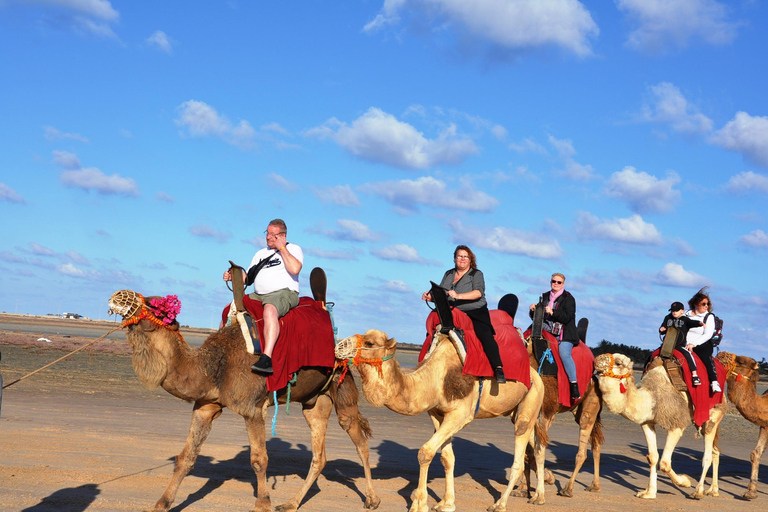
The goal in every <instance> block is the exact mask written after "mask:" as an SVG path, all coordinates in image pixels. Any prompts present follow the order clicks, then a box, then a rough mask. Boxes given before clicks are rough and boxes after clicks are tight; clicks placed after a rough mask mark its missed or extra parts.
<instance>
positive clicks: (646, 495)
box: [635, 489, 656, 500]
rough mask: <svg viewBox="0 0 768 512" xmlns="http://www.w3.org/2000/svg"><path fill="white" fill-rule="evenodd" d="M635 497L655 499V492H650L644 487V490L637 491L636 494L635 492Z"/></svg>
mask: <svg viewBox="0 0 768 512" xmlns="http://www.w3.org/2000/svg"><path fill="white" fill-rule="evenodd" d="M635 498H640V499H644V500H655V499H656V493H655V492H654V493H652V492H650V491H648V490H647V489H646V490H644V491H638V492H637V494H635Z"/></svg>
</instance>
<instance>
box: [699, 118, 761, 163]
mask: <svg viewBox="0 0 768 512" xmlns="http://www.w3.org/2000/svg"><path fill="white" fill-rule="evenodd" d="M710 142H712V143H713V144H717V145H718V146H720V147H723V148H725V149H728V150H730V151H735V152H737V153H741V154H742V155H744V156H745V157H746V158H747V159H749V160H750V161H752V162H754V163H756V164H758V165H760V166H762V167H768V117H766V116H754V117H753V116H750V115H749V114H747V113H746V112H737V113H736V116H735V117H734V118H733V119H731V120H730V121H728V123H727V124H726V125H725V126H723V127H722V128H720V129H719V130H718V131H717V132H715V133H714V134H713V135H712V137H710Z"/></svg>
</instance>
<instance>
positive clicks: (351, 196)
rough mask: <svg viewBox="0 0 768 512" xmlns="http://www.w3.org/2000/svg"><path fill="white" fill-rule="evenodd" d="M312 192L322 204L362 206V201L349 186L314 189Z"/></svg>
mask: <svg viewBox="0 0 768 512" xmlns="http://www.w3.org/2000/svg"><path fill="white" fill-rule="evenodd" d="M312 191H313V192H314V194H315V197H317V198H318V199H319V200H320V202H321V203H323V204H329V203H330V204H335V205H337V206H360V199H359V198H358V197H357V194H355V192H354V191H353V190H352V187H350V186H349V185H336V186H334V187H312Z"/></svg>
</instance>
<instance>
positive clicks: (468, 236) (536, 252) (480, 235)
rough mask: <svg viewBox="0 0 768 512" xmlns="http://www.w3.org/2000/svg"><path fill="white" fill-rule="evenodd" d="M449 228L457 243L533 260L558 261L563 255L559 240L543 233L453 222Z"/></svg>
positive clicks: (452, 238) (453, 239)
mask: <svg viewBox="0 0 768 512" xmlns="http://www.w3.org/2000/svg"><path fill="white" fill-rule="evenodd" d="M449 227H450V229H451V231H453V235H452V237H451V240H452V242H455V243H461V244H467V245H470V246H472V247H480V248H482V249H488V250H491V251H496V252H501V253H505V254H518V255H521V256H530V257H531V258H543V259H556V258H559V257H560V256H562V255H563V250H562V248H561V247H560V244H559V243H558V242H557V240H554V239H553V238H552V237H551V236H548V235H545V234H542V233H532V232H525V231H521V230H518V229H512V228H506V227H494V228H477V227H474V226H464V225H463V224H462V223H461V222H459V221H453V222H451V223H450V225H449Z"/></svg>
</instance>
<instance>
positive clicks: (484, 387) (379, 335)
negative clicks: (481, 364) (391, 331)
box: [336, 329, 546, 512]
mask: <svg viewBox="0 0 768 512" xmlns="http://www.w3.org/2000/svg"><path fill="white" fill-rule="evenodd" d="M433 343H436V346H435V348H434V350H433V351H432V353H431V354H430V355H429V356H427V357H426V358H425V359H424V360H423V361H422V362H421V363H420V364H419V366H418V367H417V368H416V369H415V370H413V371H412V372H409V373H403V371H402V370H401V368H400V364H399V363H398V362H397V359H395V357H394V356H395V351H396V349H397V342H396V341H395V340H394V339H391V338H388V337H387V335H386V334H385V333H383V332H382V331H379V330H375V329H372V330H369V331H368V332H366V333H365V334H364V335H362V336H361V335H355V336H351V337H349V338H346V339H344V340H341V341H340V342H339V343H338V344H337V345H336V357H337V358H338V359H348V360H349V361H351V363H353V364H355V365H357V368H358V370H359V371H360V376H361V377H362V381H363V394H364V395H365V398H366V399H367V400H368V402H370V403H371V404H372V405H373V406H375V407H381V406H386V407H387V408H389V409H390V410H392V411H395V412H397V413H399V414H404V415H406V416H415V415H418V414H421V413H422V412H425V411H426V412H428V413H429V416H430V418H431V419H432V423H433V424H434V426H435V433H434V435H433V436H432V437H431V438H430V440H429V441H427V443H425V444H424V445H423V446H422V447H421V448H420V449H419V455H418V461H419V468H420V471H419V484H418V487H417V488H416V489H415V490H414V491H413V494H412V495H411V499H412V500H413V503H412V505H411V508H410V512H427V510H429V507H428V506H427V497H428V494H427V471H428V470H429V464H430V462H431V461H432V459H433V458H434V456H435V454H436V453H437V451H438V450H441V457H440V459H441V462H442V464H443V468H445V494H444V496H443V499H442V500H441V501H440V502H439V503H437V504H436V505H435V506H434V507H433V510H435V511H437V512H449V511H452V510H456V504H455V498H456V496H455V490H454V475H453V469H454V464H455V456H454V453H453V446H452V444H451V442H452V438H453V436H454V435H455V434H456V433H457V432H459V431H460V430H461V429H462V428H464V427H465V426H466V425H467V424H469V423H470V422H471V421H472V420H473V419H475V418H478V419H482V418H495V417H498V416H509V415H512V421H513V422H514V423H515V456H514V462H513V465H512V469H511V477H510V481H509V485H508V486H507V489H506V491H505V492H504V494H503V495H502V496H501V497H500V498H499V500H498V501H497V502H496V503H495V504H494V505H492V506H491V507H489V508H488V510H489V511H496V512H501V511H503V510H505V509H506V504H507V500H508V498H509V495H510V494H511V492H512V488H513V485H514V482H517V480H518V479H519V478H520V475H521V473H522V471H523V465H524V458H525V450H526V446H527V445H528V444H529V443H534V442H535V444H536V449H535V453H536V464H537V474H538V475H542V472H543V469H544V445H545V444H546V439H545V438H539V436H534V435H533V434H534V430H535V429H536V418H537V416H538V415H539V410H540V409H541V402H542V399H543V398H544V387H543V385H542V383H541V379H540V378H539V375H538V373H537V372H536V371H535V370H531V372H530V374H531V387H530V390H529V389H528V388H527V387H526V386H525V384H522V383H520V382H515V381H509V382H507V383H505V384H498V383H496V381H495V380H493V379H478V378H476V377H472V376H469V375H462V365H461V361H460V359H459V356H458V354H457V353H456V349H455V347H454V345H453V343H452V342H451V340H450V339H449V338H448V336H446V335H444V334H438V336H437V339H436V340H435V341H433ZM530 502H531V503H538V504H541V503H544V481H543V478H540V479H539V482H538V485H537V488H536V492H535V494H534V495H533V496H532V497H531V499H530Z"/></svg>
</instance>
